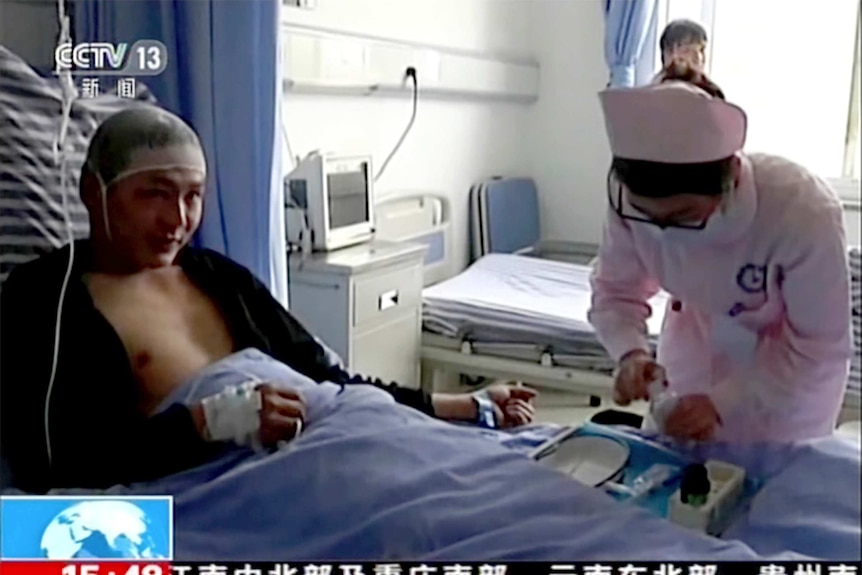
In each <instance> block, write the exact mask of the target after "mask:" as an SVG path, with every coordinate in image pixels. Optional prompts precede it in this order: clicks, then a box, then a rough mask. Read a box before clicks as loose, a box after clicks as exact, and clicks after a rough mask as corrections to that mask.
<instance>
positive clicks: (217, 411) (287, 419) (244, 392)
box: [201, 381, 305, 449]
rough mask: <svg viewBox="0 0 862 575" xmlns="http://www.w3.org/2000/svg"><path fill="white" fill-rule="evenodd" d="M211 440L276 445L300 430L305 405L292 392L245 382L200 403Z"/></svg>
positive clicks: (262, 446) (253, 445)
mask: <svg viewBox="0 0 862 575" xmlns="http://www.w3.org/2000/svg"><path fill="white" fill-rule="evenodd" d="M201 405H202V407H203V412H204V419H205V422H206V430H207V436H208V438H209V439H210V440H211V441H233V442H235V443H237V444H238V445H243V446H247V447H251V448H252V449H262V448H270V447H277V446H280V445H281V444H282V443H284V442H286V441H289V440H291V439H294V438H296V437H298V436H299V435H300V434H301V433H302V429H303V426H304V421H305V406H304V405H303V402H302V398H301V397H300V396H299V394H297V393H296V392H294V391H290V390H285V389H279V388H276V387H273V386H271V385H268V384H266V383H260V382H258V381H249V382H246V383H244V384H242V385H239V386H235V387H230V388H228V389H225V390H224V391H222V392H221V393H219V394H217V395H214V396H212V397H208V398H206V399H205V400H204V401H203V402H202V403H201Z"/></svg>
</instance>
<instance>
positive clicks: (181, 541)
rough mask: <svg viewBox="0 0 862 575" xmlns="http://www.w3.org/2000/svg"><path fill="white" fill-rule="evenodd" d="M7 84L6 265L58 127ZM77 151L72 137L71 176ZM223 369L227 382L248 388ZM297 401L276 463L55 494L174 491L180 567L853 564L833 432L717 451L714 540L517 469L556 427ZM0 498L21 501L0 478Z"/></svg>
mask: <svg viewBox="0 0 862 575" xmlns="http://www.w3.org/2000/svg"><path fill="white" fill-rule="evenodd" d="M10 78H11V79H12V80H13V81H14V82H15V85H16V90H14V91H12V90H9V91H6V90H0V120H2V122H0V125H3V126H4V130H8V131H5V132H3V135H4V136H6V135H11V137H10V138H8V139H4V140H3V142H2V151H3V153H5V154H7V157H8V158H11V159H10V160H9V161H8V162H7V163H4V170H6V174H7V176H8V177H6V178H5V179H4V180H3V181H2V187H0V194H2V197H0V200H2V202H3V204H4V209H5V207H6V206H9V205H17V206H18V210H19V211H9V212H5V211H4V218H5V219H4V226H5V227H4V228H3V229H2V232H3V235H4V237H3V238H2V241H3V245H4V246H6V248H5V250H6V251H4V255H5V256H7V257H6V258H5V259H4V262H5V263H6V264H7V266H8V267H7V268H6V269H7V271H8V269H10V268H11V267H12V266H13V265H16V262H17V263H20V261H19V260H24V261H26V260H27V259H32V258H33V257H35V256H36V255H38V253H39V252H40V251H42V250H46V249H50V246H52V245H54V243H55V240H54V238H55V236H51V235H49V234H47V233H45V230H47V229H51V230H56V229H60V230H63V229H64V228H65V223H64V222H63V219H62V216H63V215H62V212H60V211H59V210H58V206H57V205H56V198H55V197H54V195H53V194H57V193H60V192H59V191H58V190H56V187H55V186H54V182H55V181H56V179H57V166H56V164H55V163H54V162H53V159H52V156H51V154H50V147H49V142H48V138H46V137H45V135H44V134H43V133H39V132H38V131H34V130H33V128H32V126H34V125H40V123H41V124H45V125H47V124H49V123H50V122H52V121H53V120H54V119H55V118H54V116H55V115H56V114H57V113H58V110H56V109H54V104H55V103H56V96H57V94H56V92H55V91H54V89H55V85H54V84H53V81H52V80H51V79H50V78H48V79H42V78H39V77H38V76H36V75H35V74H33V73H32V72H28V71H27V70H26V68H25V65H24V64H23V63H22V62H21V61H20V60H18V59H17V58H15V57H14V55H11V54H10V53H9V52H8V51H4V50H3V49H2V48H0V87H4V88H5V86H6V84H5V82H7V81H9V80H10ZM30 100H32V101H30ZM101 104H102V105H109V104H110V105H116V106H119V107H122V106H125V105H131V103H129V102H122V103H119V102H114V103H113V104H111V103H110V102H108V101H104V102H101ZM78 106H79V108H78V110H77V112H78V114H77V116H76V119H75V125H74V127H73V133H75V134H79V135H82V134H88V133H92V132H91V131H90V130H91V128H92V125H91V122H94V121H95V120H96V119H97V117H96V116H95V115H91V114H96V113H97V112H98V110H95V111H94V110H90V108H89V106H90V103H88V102H80V103H79V104H78ZM88 110H90V111H89V112H88ZM45 133H50V128H49V127H46V128H45ZM85 143H86V139H85V136H81V137H77V136H76V146H75V149H76V150H77V152H78V156H77V161H78V165H77V169H80V160H81V158H80V151H81V150H82V148H83V146H84V145H85ZM78 144H80V145H78ZM13 148H14V149H13ZM17 156H27V158H28V159H27V160H26V161H23V162H22V161H21V160H20V158H18V157H17ZM34 158H36V160H35V161H34V160H33V159H34ZM72 187H73V188H74V186H72ZM69 199H71V198H67V200H69ZM7 214H8V215H7ZM52 218H53V221H52ZM75 232H76V235H84V234H85V233H86V230H85V228H76V230H75ZM40 234H41V235H40ZM59 238H60V239H59V240H57V241H62V236H59ZM21 252H26V253H25V254H24V255H23V256H21V257H20V258H17V259H16V258H14V257H11V256H12V255H14V254H16V253H21ZM13 260H15V261H13ZM429 267H430V268H431V273H432V274H434V273H441V268H436V272H435V268H434V264H433V262H429ZM443 271H445V270H443ZM441 275H442V273H441ZM8 336H9V334H4V337H8ZM235 375H236V377H237V378H238V379H237V381H236V383H240V380H243V381H244V380H245V379H246V378H247V376H246V375H245V374H235ZM225 383H227V384H230V382H225ZM285 383H286V384H291V385H292V382H290V381H286V382H285ZM3 385H9V382H3ZM295 385H297V386H301V385H306V386H308V380H305V384H303V383H302V382H301V381H297V382H295ZM192 389H196V387H195V386H192ZM305 397H306V399H307V413H308V414H309V421H308V422H307V426H306V429H305V431H304V433H303V435H302V436H301V437H300V438H298V439H297V440H295V441H292V442H291V443H289V444H288V445H287V446H286V447H285V448H282V449H279V450H278V451H276V452H274V453H254V452H251V451H248V450H244V449H240V448H235V449H228V450H226V451H225V452H224V453H223V454H222V455H221V456H220V457H218V458H217V459H215V460H214V461H212V462H210V463H208V464H206V465H203V466H200V467H197V468H195V469H191V470H188V471H186V472H183V473H179V474H176V475H173V476H170V477H165V478H161V479H158V480H155V481H152V482H149V483H142V484H134V485H127V486H119V485H118V486H115V487H113V488H110V489H108V490H99V491H89V490H80V489H76V490H57V491H55V492H53V493H52V494H68V495H82V494H84V493H93V494H102V495H120V494H136V495H154V494H170V495H172V496H173V497H174V519H175V538H174V541H175V545H176V546H175V554H174V556H175V558H176V559H177V560H179V561H195V560H198V561H207V562H212V561H217V562H219V561H227V560H240V561H243V560H245V561H248V560H269V561H272V560H279V561H326V562H328V563H331V562H333V561H339V562H346V561H360V560H369V561H381V560H382V561H386V560H393V561H397V560H411V561H434V560H438V561H447V562H451V561H468V560H469V561H476V560H478V561H488V562H494V561H497V562H506V561H517V560H548V561H555V562H560V561H572V560H579V561H590V560H593V561H598V560H602V561H639V560H662V561H696V560H700V561H719V560H742V561H745V560H751V561H758V560H760V561H771V560H777V559H797V558H800V557H816V558H823V559H831V560H836V561H855V560H858V559H859V558H860V554H862V553H860V537H859V535H860V530H859V513H860V504H859V485H858V477H859V464H860V462H859V459H860V452H859V447H858V445H854V444H852V443H850V442H847V441H842V440H840V439H837V438H830V439H828V440H824V441H822V442H818V443H816V444H813V445H802V446H787V447H780V448H768V449H766V448H764V449H760V450H757V451H754V450H745V449H736V450H733V449H730V448H722V447H721V446H715V448H714V449H715V453H714V455H715V456H716V457H719V456H720V457H722V458H724V459H727V460H731V461H735V462H737V463H739V464H740V465H744V466H745V467H746V468H747V469H748V470H749V472H750V473H752V474H753V475H756V476H757V477H760V478H762V480H763V481H764V482H765V484H764V486H763V487H762V488H761V490H760V492H759V494H758V496H757V498H756V500H755V501H753V502H752V504H751V507H750V510H748V511H747V512H746V513H744V515H742V516H741V517H740V520H739V521H738V523H737V524H736V526H735V528H734V530H733V531H732V532H728V533H729V534H728V536H727V537H726V538H725V539H716V538H712V537H707V536H704V535H701V534H698V533H696V532H693V531H689V530H686V529H682V528H679V527H677V526H674V525H672V524H670V523H668V522H667V521H664V520H662V519H660V518H657V517H654V516H652V515H650V514H648V513H645V512H643V510H640V509H637V508H635V507H633V506H630V505H625V504H621V503H619V502H616V501H614V500H613V499H612V498H610V497H609V496H608V495H606V494H604V493H602V492H601V491H599V490H596V489H592V488H588V487H586V486H584V485H581V484H578V483H576V482H574V481H572V480H571V479H570V478H568V477H566V476H564V475H562V474H560V473H558V472H556V471H553V470H551V469H547V468H544V467H542V466H540V465H538V464H536V463H535V462H534V461H531V460H530V459H529V458H528V457H527V456H526V453H525V450H527V451H529V450H531V449H533V448H534V447H536V446H537V445H539V444H540V443H541V442H542V441H544V440H545V439H547V438H548V437H549V436H550V434H553V433H555V432H556V431H557V430H556V429H555V428H553V427H552V426H540V427H532V428H528V429H524V430H523V431H521V432H519V433H511V434H510V433H503V432H494V431H489V430H480V429H477V428H475V427H471V426H455V425H450V424H447V423H445V422H441V421H439V420H436V419H432V418H429V417H427V416H425V415H423V414H421V413H419V412H417V411H415V410H412V409H409V408H402V407H398V406H396V405H394V404H393V402H392V400H391V398H390V397H389V396H388V395H387V394H384V393H382V392H380V391H379V390H375V389H373V388H371V387H369V386H362V385H356V386H346V387H345V388H344V389H340V390H339V389H338V386H333V385H332V384H320V385H319V386H315V385H312V386H311V387H310V388H308V389H307V393H305ZM198 399H199V398H194V397H189V400H198ZM312 414H313V415H312ZM82 448H83V449H86V446H82ZM131 448H133V446H130V449H131ZM722 449H725V451H724V452H722V451H721V450H722ZM728 450H729V451H728ZM703 455H704V454H703V453H701V454H700V456H703ZM384 462H385V463H384ZM513 486H516V487H513ZM0 488H2V494H4V495H15V494H19V495H20V494H21V492H20V491H19V490H17V489H15V488H14V484H12V483H10V481H9V479H8V477H4V476H2V474H0ZM836 497H837V499H836ZM787 501H797V502H798V503H796V504H795V505H793V506H788V505H787ZM489 510H490V512H489ZM633 533H634V534H637V535H636V536H633V535H632V534H633Z"/></svg>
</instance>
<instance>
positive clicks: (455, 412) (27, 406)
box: [0, 106, 534, 492]
mask: <svg viewBox="0 0 862 575" xmlns="http://www.w3.org/2000/svg"><path fill="white" fill-rule="evenodd" d="M205 181H206V161H205V158H204V154H203V151H202V148H201V146H200V142H199V140H198V137H197V135H196V134H195V133H194V131H193V130H192V129H191V128H190V127H189V126H188V125H186V124H185V123H184V122H183V121H182V120H181V119H180V118H178V117H176V116H174V115H173V114H170V113H169V112H166V111H164V110H162V109H159V108H155V107H149V106H148V107H141V108H135V109H131V110H127V111H123V112H120V113H118V114H116V115H114V116H111V117H110V118H109V119H108V120H107V121H105V122H104V123H103V124H102V125H101V126H100V127H99V129H98V130H97V132H96V134H95V135H94V137H93V139H92V141H91V142H90V146H89V150H88V153H87V159H86V163H85V165H84V168H83V170H82V173H81V178H80V193H81V197H82V200H83V202H84V204H85V206H86V208H87V211H88V213H89V218H90V230H91V233H90V238H89V239H86V240H80V241H76V242H74V243H73V244H70V245H67V246H65V247H64V248H62V249H60V250H56V251H54V252H52V253H49V254H47V255H44V256H42V257H40V258H39V259H37V260H35V261H33V262H30V263H27V264H23V265H21V266H19V267H17V268H16V269H15V270H13V272H12V273H11V274H10V275H9V277H8V279H7V280H6V282H5V284H4V286H3V291H2V300H0V303H2V310H0V321H2V334H3V337H2V342H0V346H2V349H0V355H2V362H0V394H2V395H1V396H0V397H2V401H0V409H2V413H0V425H2V430H0V431H2V434H0V437H1V438H2V454H3V458H4V459H6V460H8V462H9V465H10V467H11V472H12V475H13V479H14V482H15V486H16V487H19V488H21V489H24V490H27V491H32V492H44V491H46V490H48V489H51V488H59V487H76V488H105V487H109V486H111V485H115V484H126V483H130V482H137V481H146V480H150V479H155V478H158V477H162V476H165V475H168V474H171V473H174V472H178V471H181V470H184V469H188V468H191V467H194V466H196V465H198V464H201V463H203V462H206V461H208V460H210V459H211V458H212V457H214V456H215V455H216V454H217V453H218V452H220V449H221V448H222V447H223V445H221V446H219V445H218V442H215V441H212V440H211V436H210V434H209V430H211V426H210V424H211V423H212V422H208V421H207V415H206V410H205V406H204V405H203V404H197V405H193V406H192V407H186V406H185V405H182V404H174V405H172V406H171V407H168V408H167V409H166V410H163V411H158V412H156V411H157V407H159V406H160V404H161V403H162V401H163V400H164V399H165V398H167V397H168V396H169V395H170V394H171V392H172V391H173V390H174V389H176V388H177V387H178V386H180V385H181V384H183V383H184V382H185V381H188V380H190V379H191V378H193V377H195V375H196V374H199V373H200V372H201V370H203V369H205V368H207V367H208V366H210V365H213V364H214V363H216V362H218V361H220V360H222V359H223V358H225V357H227V356H229V355H231V354H233V353H234V352H236V351H238V350H244V349H249V348H253V349H257V350H260V351H262V352H263V353H265V354H268V355H269V356H271V357H273V358H275V359H276V360H278V361H281V362H283V363H284V364H286V365H288V366H289V367H291V368H292V369H293V370H295V371H297V372H299V373H301V374H303V375H305V376H306V377H308V378H311V379H312V380H315V381H317V382H323V381H330V382H333V383H336V384H363V383H365V384H371V385H374V386H376V387H379V388H381V389H383V390H386V391H387V392H389V393H390V394H391V395H392V396H393V397H394V398H395V400H396V401H397V402H399V403H401V404H403V405H407V406H410V407H413V408H416V409H418V410H421V411H423V412H425V413H427V414H429V415H432V416H435V417H438V418H441V419H447V420H460V421H467V422H469V421H478V418H479V416H480V414H481V415H482V421H483V422H485V423H486V424H487V420H488V416H489V413H490V417H491V418H493V419H494V420H495V422H496V424H497V425H499V426H500V427H511V426H515V425H519V424H523V423H527V422H529V421H531V420H532V418H533V407H532V404H531V400H532V397H533V395H534V392H532V391H531V390H529V389H526V388H519V387H514V386H510V385H495V386H492V387H490V388H488V389H487V390H486V392H485V393H484V394H483V395H482V396H481V397H476V396H474V395H469V394H433V395H431V394H428V393H425V392H423V391H421V390H413V389H406V388H402V387H399V386H397V385H396V384H394V383H393V384H386V383H383V382H381V381H380V380H376V381H371V380H368V379H365V378H362V377H360V376H356V375H353V374H349V373H347V372H345V371H344V370H343V369H342V368H341V367H340V366H339V364H338V362H337V358H335V357H334V354H332V353H331V352H329V350H327V349H326V348H325V347H324V346H322V345H321V344H320V342H319V341H318V340H317V339H315V338H314V336H313V335H312V334H310V333H309V332H308V331H307V330H306V329H305V328H304V327H303V326H302V325H300V323H299V322H298V321H297V320H296V319H295V318H294V317H293V315H291V314H290V312H288V311H287V310H286V309H285V308H284V307H282V306H281V305H280V304H279V303H278V302H277V301H276V300H275V299H274V298H273V296H272V295H271V294H270V292H269V290H268V289H267V288H266V287H265V286H264V285H263V284H262V283H261V282H260V281H258V279H257V278H255V277H254V276H253V275H252V273H251V272H250V271H249V270H247V269H246V268H244V267H242V266H240V265H238V264H237V263H235V262H233V261H231V260H230V259H228V258H227V257H224V256H222V255H219V254H217V253H215V252H213V251H210V250H203V249H196V248H192V247H190V246H189V245H188V244H189V242H190V240H191V239H192V236H193V235H194V233H195V231H196V230H197V228H198V225H199V224H200V221H201V216H202V212H203V206H204V203H205V198H206V190H205V186H204V184H205ZM71 248H74V258H71V254H70V249H71ZM70 264H71V267H70ZM61 288H64V289H65V291H64V292H63V293H64V297H63V299H60V294H61ZM58 305H59V306H61V311H59V312H58ZM58 318H60V321H59V328H58V327H57V325H58ZM55 346H57V349H56V353H57V356H56V358H57V361H56V370H55V371H54V370H53V369H52V365H53V363H54V353H55ZM49 387H50V389H49ZM257 391H259V392H260V398H261V404H260V406H259V411H258V412H256V414H257V415H259V419H260V422H259V438H260V441H261V443H262V444H263V446H265V447H273V446H276V445H278V444H279V443H280V442H282V441H287V440H290V439H291V438H293V437H294V435H295V434H296V433H297V432H298V430H299V429H300V428H301V426H302V421H303V418H304V406H303V402H302V399H301V397H300V396H299V395H298V394H296V393H293V392H291V391H289V390H285V389H279V388H277V386H275V385H262V386H260V387H259V388H258V389H257ZM480 406H481V407H482V409H480ZM46 430H48V431H46ZM49 432H50V436H49ZM49 439H50V440H49Z"/></svg>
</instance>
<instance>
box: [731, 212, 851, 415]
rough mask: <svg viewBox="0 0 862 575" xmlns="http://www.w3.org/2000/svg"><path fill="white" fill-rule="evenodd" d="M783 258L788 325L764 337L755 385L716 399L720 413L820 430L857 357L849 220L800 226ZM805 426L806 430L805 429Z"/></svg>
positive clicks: (832, 215)
mask: <svg viewBox="0 0 862 575" xmlns="http://www.w3.org/2000/svg"><path fill="white" fill-rule="evenodd" d="M779 257H782V258H783V260H784V261H783V262H781V263H782V266H781V267H782V272H783V273H782V275H783V279H782V281H781V284H780V287H778V288H777V289H778V290H779V293H780V297H781V298H782V299H783V302H784V308H785V312H784V320H783V322H782V323H781V325H780V326H779V328H778V329H776V330H774V331H772V332H767V333H765V334H762V336H761V338H760V342H759V344H758V348H757V355H756V365H757V369H756V370H755V379H756V381H752V382H750V383H749V385H747V386H743V388H742V389H743V390H744V391H743V393H742V394H735V395H736V397H733V396H723V397H722V396H720V397H716V398H715V399H717V400H718V401H717V405H718V407H719V410H720V411H722V410H727V409H733V408H735V407H737V406H738V404H739V403H740V402H743V401H744V402H752V401H753V402H754V405H753V406H751V407H754V408H755V409H760V410H766V411H785V410H792V411H794V412H800V413H799V418H800V420H805V419H809V418H810V419H811V421H810V422H809V423H810V424H812V425H815V426H816V425H817V424H816V422H815V421H814V420H818V419H819V420H820V421H821V422H823V421H825V420H826V419H828V417H829V416H830V413H834V412H836V411H837V409H838V406H839V403H840V398H841V396H842V395H843V392H844V388H845V386H846V380H847V374H848V368H849V361H850V358H851V357H852V353H853V346H852V331H851V316H850V314H851V300H850V276H849V268H848V265H847V246H846V241H845V236H844V227H843V216H842V213H841V209H840V207H838V206H837V204H836V205H835V206H834V207H833V206H828V207H826V206H824V207H823V209H822V210H821V211H820V213H819V214H815V215H813V216H812V217H810V218H808V219H807V221H806V225H800V226H799V233H797V234H794V237H793V239H792V243H791V244H790V245H789V246H788V249H786V250H783V253H782V254H781V255H780V256H779ZM800 424H802V425H805V424H804V423H803V421H800Z"/></svg>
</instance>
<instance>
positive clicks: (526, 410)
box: [485, 384, 536, 428]
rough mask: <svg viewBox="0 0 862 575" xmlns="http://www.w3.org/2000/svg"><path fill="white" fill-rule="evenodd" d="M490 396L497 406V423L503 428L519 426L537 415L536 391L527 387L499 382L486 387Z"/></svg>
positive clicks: (529, 421)
mask: <svg viewBox="0 0 862 575" xmlns="http://www.w3.org/2000/svg"><path fill="white" fill-rule="evenodd" d="M485 391H486V392H487V393H488V397H490V398H491V401H493V402H494V405H496V406H497V409H495V410H494V411H496V412H497V424H498V425H499V426H500V427H502V428H507V427H517V426H519V425H526V424H528V423H531V422H532V421H533V419H534V418H535V416H536V409H535V407H534V406H533V398H535V397H536V392H535V391H534V390H532V389H529V388H527V387H519V386H517V385H510V384H497V385H492V386H489V387H487V388H486V389H485Z"/></svg>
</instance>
